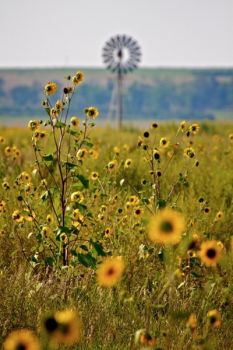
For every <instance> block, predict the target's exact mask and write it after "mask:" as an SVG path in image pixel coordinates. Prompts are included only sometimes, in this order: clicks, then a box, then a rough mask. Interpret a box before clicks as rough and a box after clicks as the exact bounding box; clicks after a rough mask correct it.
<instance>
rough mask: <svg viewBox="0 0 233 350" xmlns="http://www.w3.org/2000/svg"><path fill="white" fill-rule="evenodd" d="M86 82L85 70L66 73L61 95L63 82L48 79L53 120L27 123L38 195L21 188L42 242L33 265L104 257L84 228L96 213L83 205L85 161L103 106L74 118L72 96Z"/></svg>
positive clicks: (46, 101)
mask: <svg viewBox="0 0 233 350" xmlns="http://www.w3.org/2000/svg"><path fill="white" fill-rule="evenodd" d="M83 80H84V75H83V73H82V72H80V71H78V72H77V73H76V74H75V75H74V76H73V77H72V76H69V77H67V82H66V86H65V87H64V88H63V90H62V92H61V97H60V98H58V99H57V96H56V95H57V94H58V92H59V89H58V84H57V83H55V82H51V81H50V82H48V83H47V84H46V85H45V87H44V91H43V95H44V97H43V101H42V106H43V108H44V110H45V112H46V114H47V115H48V119H47V120H46V121H45V122H42V121H40V120H31V121H30V122H29V123H28V127H29V129H30V130H31V132H32V147H33V151H34V155H35V164H34V169H33V170H32V183H33V185H34V186H36V187H37V191H36V194H35V193H34V194H33V196H30V194H29V195H27V196H25V195H24V194H25V192H23V191H20V196H21V201H22V202H23V205H24V207H25V208H26V211H27V213H28V216H30V219H31V220H30V221H32V223H33V232H32V233H30V235H32V236H33V237H35V238H36V242H37V244H36V246H35V247H34V248H33V250H34V251H33V255H32V256H31V258H30V259H29V260H30V262H31V263H32V264H34V265H38V264H40V263H44V264H45V265H46V266H54V265H62V266H68V265H70V264H76V263H81V264H82V265H84V266H86V267H95V265H96V255H101V256H104V255H105V252H104V250H103V248H102V246H101V244H100V243H99V242H98V241H97V242H96V241H95V242H94V241H92V240H90V239H88V238H86V237H84V235H82V231H83V228H84V227H86V226H87V225H88V221H91V220H92V214H91V212H90V210H89V208H88V207H87V205H86V204H85V203H84V202H85V201H84V198H85V195H84V192H85V191H88V190H89V180H88V178H87V177H86V176H85V172H84V171H82V169H84V167H83V160H84V158H85V156H86V155H87V154H88V152H89V151H90V149H91V148H92V147H93V144H92V142H91V139H90V137H89V134H90V133H89V131H90V129H91V128H92V127H93V126H95V122H94V120H95V119H96V118H97V117H98V115H99V111H98V109H97V108H96V107H94V106H91V107H87V108H85V110H84V115H85V117H84V120H82V121H81V120H80V118H79V117H78V116H70V107H71V102H72V99H73V96H74V94H75V92H76V90H78V89H79V85H80V84H81V83H82V82H83ZM46 139H47V141H46ZM28 177H30V175H28ZM18 180H19V179H18ZM35 196H36V200H37V201H38V202H40V203H41V202H42V203H43V205H44V208H45V213H39V212H38V213H37V212H36V200H35ZM46 214H47V215H46Z"/></svg>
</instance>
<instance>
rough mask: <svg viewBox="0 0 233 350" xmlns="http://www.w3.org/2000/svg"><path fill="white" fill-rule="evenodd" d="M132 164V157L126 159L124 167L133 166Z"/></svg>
mask: <svg viewBox="0 0 233 350" xmlns="http://www.w3.org/2000/svg"><path fill="white" fill-rule="evenodd" d="M131 165H132V159H126V161H125V164H124V168H125V169H128V168H130V167H131Z"/></svg>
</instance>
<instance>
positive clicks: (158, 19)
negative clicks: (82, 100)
mask: <svg viewBox="0 0 233 350" xmlns="http://www.w3.org/2000/svg"><path fill="white" fill-rule="evenodd" d="M118 33H119V34H128V35H131V36H133V37H134V38H135V39H136V40H137V41H138V42H139V44H140V45H141V47H142V53H143V57H142V66H233V40H232V37H233V0H0V45H1V46H0V66H61V65H62V66H69V65H74V66H80V67H81V66H82V67H83V66H102V58H101V52H102V46H103V44H104V43H105V41H106V40H108V39H109V37H110V36H112V35H115V34H118Z"/></svg>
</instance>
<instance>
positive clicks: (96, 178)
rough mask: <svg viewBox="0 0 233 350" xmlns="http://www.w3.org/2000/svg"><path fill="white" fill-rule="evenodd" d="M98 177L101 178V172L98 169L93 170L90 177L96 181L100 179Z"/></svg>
mask: <svg viewBox="0 0 233 350" xmlns="http://www.w3.org/2000/svg"><path fill="white" fill-rule="evenodd" d="M98 178H99V173H97V171H93V172H92V173H91V175H90V179H91V180H92V181H96V180H98Z"/></svg>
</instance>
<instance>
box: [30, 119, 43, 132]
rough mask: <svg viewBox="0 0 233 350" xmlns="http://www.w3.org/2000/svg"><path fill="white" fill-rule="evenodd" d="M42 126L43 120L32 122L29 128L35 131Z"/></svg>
mask: <svg viewBox="0 0 233 350" xmlns="http://www.w3.org/2000/svg"><path fill="white" fill-rule="evenodd" d="M40 124H41V120H30V121H29V123H28V128H29V129H31V130H35V129H37V128H38V127H39V125H40Z"/></svg>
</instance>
